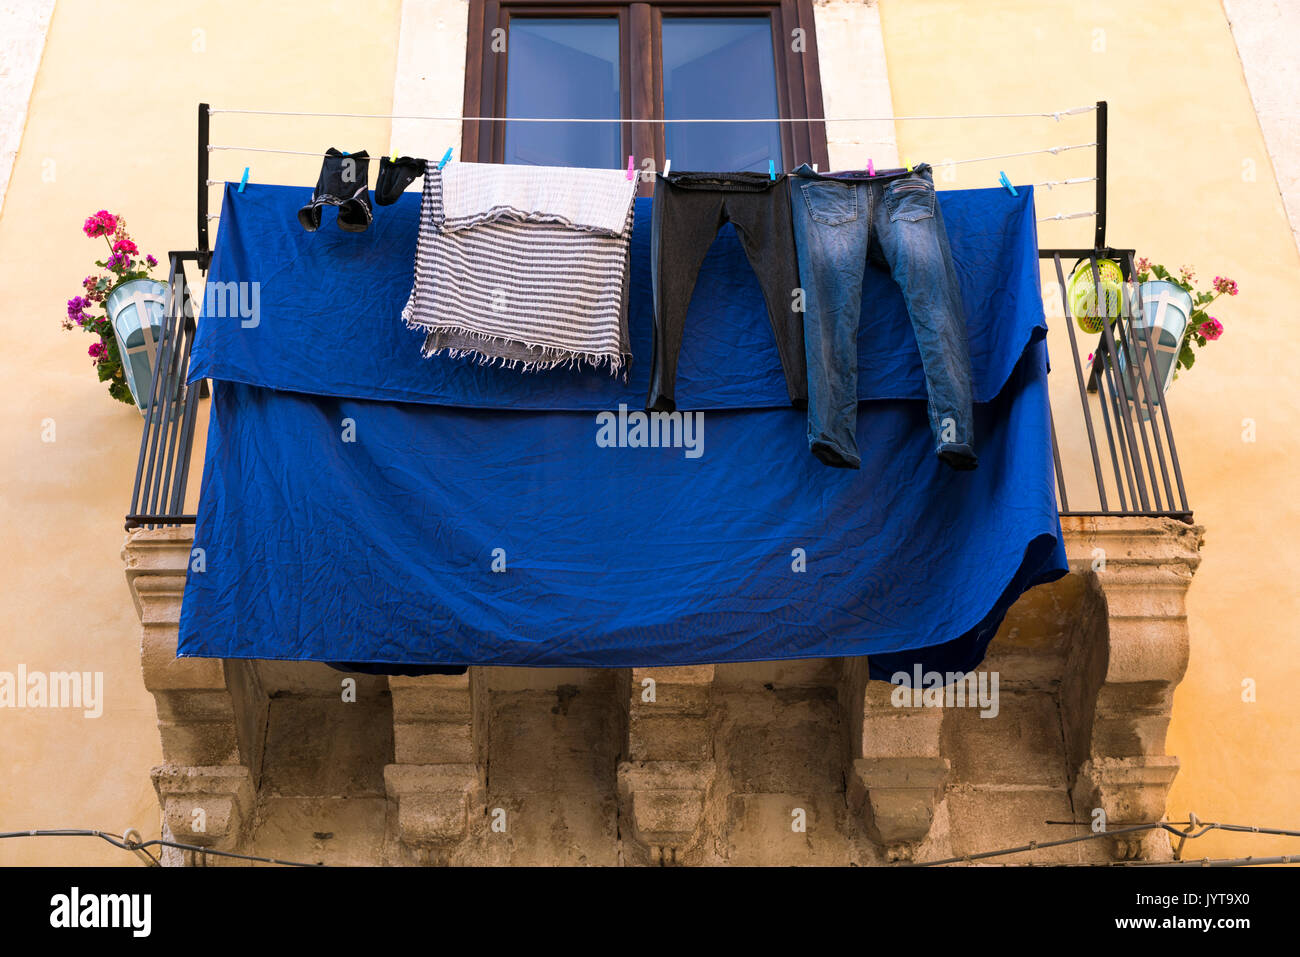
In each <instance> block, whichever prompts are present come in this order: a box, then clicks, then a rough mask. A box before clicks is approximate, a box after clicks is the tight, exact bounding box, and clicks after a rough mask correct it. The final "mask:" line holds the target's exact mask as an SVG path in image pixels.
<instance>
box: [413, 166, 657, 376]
mask: <svg viewBox="0 0 1300 957" xmlns="http://www.w3.org/2000/svg"><path fill="white" fill-rule="evenodd" d="M458 165H459V164H458ZM450 168H451V167H448V169H450ZM519 168H520V169H530V167H519ZM445 172H446V170H442V171H440V170H438V169H437V167H436V166H435V165H433V164H429V166H428V168H427V170H426V172H425V177H424V195H423V199H422V201H421V206H420V232H419V239H418V242H417V246H416V259H415V284H414V286H413V287H412V290H411V296H410V299H409V300H408V302H407V304H406V308H405V309H404V310H403V312H402V318H403V319H404V320H405V322H406V324H407V326H409V327H411V328H415V329H421V330H423V331H424V332H425V333H426V337H425V344H424V348H423V350H422V351H423V354H424V355H425V356H435V355H452V356H456V355H466V354H469V355H475V356H477V357H478V358H479V360H480V361H482V362H489V363H493V362H499V363H502V364H504V365H507V366H509V367H511V368H522V369H523V370H524V371H531V370H535V369H550V368H554V367H556V366H570V367H576V366H581V365H583V364H590V365H592V366H596V367H598V368H605V369H608V370H609V371H610V372H611V373H614V374H617V373H619V372H622V371H624V368H625V363H626V361H627V359H629V358H630V355H629V351H628V347H627V332H626V328H627V326H626V323H627V314H626V309H627V305H626V304H627V277H628V251H629V246H630V242H631V234H632V216H633V203H632V198H633V193H632V192H631V191H628V193H627V202H626V206H625V207H624V209H623V213H622V215H623V220H622V225H621V228H620V229H619V230H618V231H617V232H615V233H614V234H609V235H607V234H605V233H604V232H603V231H600V232H598V231H595V230H594V229H592V228H587V229H582V228H577V227H575V226H573V225H569V224H568V223H567V222H562V221H560V220H561V219H565V220H567V217H568V213H570V212H572V210H559V211H557V212H556V213H554V214H552V213H547V212H545V211H537V212H536V215H539V216H552V215H554V216H556V217H559V218H551V219H540V220H538V219H524V218H520V217H519V216H518V215H517V214H516V213H515V212H514V211H513V207H512V211H511V212H507V213H499V214H498V218H495V219H494V218H482V219H481V221H479V222H478V223H476V224H475V225H473V226H472V227H470V226H466V227H464V228H459V229H447V228H446V226H445V222H446V217H445V211H444V205H443V203H444V196H443V186H444V178H445V177H444V175H443V174H444V173H445ZM567 172H569V173H572V174H581V173H586V172H592V171H587V170H568V171H567ZM594 172H600V173H604V172H606V171H604V170H597V171H594ZM630 185H632V186H633V187H634V188H635V184H630ZM531 205H535V206H538V205H539V204H531ZM588 225H589V226H590V224H588Z"/></svg>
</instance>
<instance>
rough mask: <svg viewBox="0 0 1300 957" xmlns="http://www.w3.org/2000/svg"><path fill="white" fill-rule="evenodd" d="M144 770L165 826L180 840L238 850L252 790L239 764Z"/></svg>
mask: <svg viewBox="0 0 1300 957" xmlns="http://www.w3.org/2000/svg"><path fill="white" fill-rule="evenodd" d="M150 776H151V777H152V779H153V786H154V790H155V791H156V792H157V793H158V803H159V804H160V805H162V811H163V824H164V827H165V829H166V832H167V833H169V834H171V836H172V838H173V839H174V840H176V841H178V842H179V843H182V844H195V845H198V846H200V847H210V848H213V849H216V850H223V851H236V852H241V851H243V850H244V848H243V845H244V842H245V840H246V838H247V836H248V831H249V828H250V826H251V824H252V817H253V808H254V801H255V795H256V790H255V788H254V787H253V779H252V775H251V774H250V773H249V771H248V768H246V767H244V766H242V765H219V766H215V767H212V766H209V767H193V766H185V767H178V766H175V765H163V766H161V767H157V768H154V769H153V771H152V772H151V774H150Z"/></svg>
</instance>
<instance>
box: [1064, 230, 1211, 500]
mask: <svg viewBox="0 0 1300 957" xmlns="http://www.w3.org/2000/svg"><path fill="white" fill-rule="evenodd" d="M1062 253H1065V254H1067V255H1070V254H1074V253H1079V255H1078V258H1079V259H1080V260H1087V261H1088V263H1089V267H1090V270H1091V273H1092V276H1091V280H1092V286H1091V290H1092V291H1091V296H1090V303H1091V307H1092V309H1091V311H1092V312H1093V313H1094V314H1095V320H1096V322H1097V324H1098V325H1099V326H1100V327H1101V329H1100V335H1099V338H1098V340H1097V343H1096V345H1095V347H1094V348H1093V352H1092V353H1091V354H1090V356H1089V357H1088V359H1087V360H1083V361H1081V360H1080V359H1079V355H1080V352H1081V347H1080V343H1079V336H1078V335H1077V334H1076V332H1075V325H1074V321H1073V319H1072V316H1071V308H1070V305H1071V304H1070V301H1069V294H1068V290H1067V283H1066V277H1065V270H1064V269H1063V267H1062V264H1061V255H1062ZM1039 255H1040V257H1042V258H1044V259H1051V260H1052V262H1053V265H1054V266H1055V268H1056V279H1057V285H1058V286H1059V288H1060V293H1061V307H1062V315H1063V316H1064V319H1063V321H1064V323H1065V327H1066V329H1067V330H1068V335H1069V341H1070V353H1071V361H1070V365H1071V366H1072V367H1073V369H1074V379H1075V385H1076V387H1077V393H1078V397H1079V409H1080V413H1081V417H1082V420H1083V427H1084V431H1085V433H1086V436H1087V440H1088V452H1089V458H1090V460H1091V465H1092V479H1093V482H1092V483H1091V485H1090V487H1089V489H1088V491H1089V492H1090V493H1092V492H1095V494H1096V500H1097V506H1098V507H1097V508H1096V509H1094V510H1080V509H1072V508H1071V507H1070V484H1069V483H1067V481H1066V473H1067V469H1065V468H1064V467H1063V465H1062V460H1061V445H1060V442H1059V440H1058V437H1057V433H1056V419H1057V416H1056V410H1055V409H1054V410H1053V413H1052V457H1053V463H1054V465H1055V470H1056V489H1057V498H1058V500H1059V503H1060V509H1061V514H1062V515H1116V514H1119V515H1143V516H1152V517H1157V516H1163V517H1169V518H1177V519H1180V520H1182V521H1186V522H1190V521H1191V520H1192V510H1191V506H1190V505H1189V504H1188V501H1187V490H1186V488H1185V487H1184V485H1183V472H1182V467H1181V465H1180V464H1179V461H1178V447H1177V444H1176V442H1175V440H1174V430H1173V425H1172V424H1171V422H1170V419H1169V403H1168V402H1167V401H1166V400H1165V396H1164V394H1163V386H1162V381H1161V380H1162V378H1163V377H1162V376H1161V374H1160V370H1159V367H1158V363H1157V338H1158V337H1159V336H1160V334H1161V330H1157V331H1156V334H1155V335H1156V337H1157V338H1153V336H1152V331H1151V330H1152V324H1151V323H1149V322H1146V321H1145V320H1143V319H1141V317H1143V316H1144V315H1145V313H1144V311H1143V303H1142V292H1141V287H1140V285H1139V284H1137V283H1135V282H1133V281H1132V280H1133V277H1134V276H1135V274H1136V268H1135V264H1134V262H1133V250H1131V249H1127V250H1115V249H1102V250H1083V251H1080V250H1060V249H1056V250H1041V251H1040V253H1039ZM1099 259H1113V260H1115V261H1117V262H1118V263H1119V266H1120V270H1121V272H1122V275H1123V278H1124V282H1123V283H1121V284H1120V285H1119V287H1118V289H1117V291H1116V292H1117V297H1116V300H1115V301H1114V302H1110V303H1108V302H1107V296H1106V294H1105V293H1104V292H1103V288H1102V282H1101V276H1100V271H1099V268H1098V265H1097V263H1098V260H1099ZM1112 306H1113V307H1114V310H1113V311H1114V312H1116V313H1117V315H1116V316H1111V315H1109V313H1110V312H1111V311H1112ZM1134 320H1141V321H1134ZM1174 361H1177V356H1176V350H1175V356H1174ZM1085 367H1086V376H1085ZM1090 397H1095V401H1093V399H1092V398H1090ZM1094 413H1095V414H1094ZM1098 420H1099V422H1098ZM1099 433H1100V435H1101V436H1102V437H1103V441H1101V442H1099V441H1098V434H1099ZM1074 488H1075V490H1076V491H1077V490H1078V483H1075V485H1074ZM1089 497H1091V495H1090V496H1089ZM1076 501H1077V496H1076Z"/></svg>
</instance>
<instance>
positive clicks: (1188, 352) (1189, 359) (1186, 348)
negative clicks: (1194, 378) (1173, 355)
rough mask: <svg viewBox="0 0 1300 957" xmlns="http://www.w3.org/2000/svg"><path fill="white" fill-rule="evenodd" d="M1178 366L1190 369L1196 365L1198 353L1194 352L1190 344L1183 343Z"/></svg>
mask: <svg viewBox="0 0 1300 957" xmlns="http://www.w3.org/2000/svg"><path fill="white" fill-rule="evenodd" d="M1178 364H1179V365H1180V366H1182V367H1183V368H1184V369H1190V368H1191V367H1192V366H1193V365H1195V364H1196V353H1195V352H1193V351H1192V345H1191V343H1190V342H1184V343H1183V348H1182V350H1181V351H1179V353H1178Z"/></svg>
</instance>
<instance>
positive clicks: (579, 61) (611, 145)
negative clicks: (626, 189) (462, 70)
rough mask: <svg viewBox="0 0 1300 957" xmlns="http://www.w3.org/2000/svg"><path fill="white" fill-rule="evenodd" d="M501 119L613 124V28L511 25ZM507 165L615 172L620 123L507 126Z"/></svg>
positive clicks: (584, 23)
mask: <svg viewBox="0 0 1300 957" xmlns="http://www.w3.org/2000/svg"><path fill="white" fill-rule="evenodd" d="M508 45H509V59H508V60H507V79H506V116H529V117H590V118H597V117H617V116H620V115H621V110H620V109H619V90H618V76H619V72H618V71H619V64H618V20H617V19H616V18H614V17H586V18H569V19H560V18H540V17H512V18H511V20H510V36H509V40H508ZM504 125H505V127H506V140H505V144H506V155H505V161H506V162H507V163H520V164H524V165H530V166H586V167H604V168H609V167H619V166H622V165H623V163H625V162H626V160H624V161H623V162H622V163H621V162H620V161H619V153H620V152H621V150H622V143H621V136H622V131H621V129H620V127H619V124H617V123H509V122H507V123H506V124H504Z"/></svg>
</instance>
